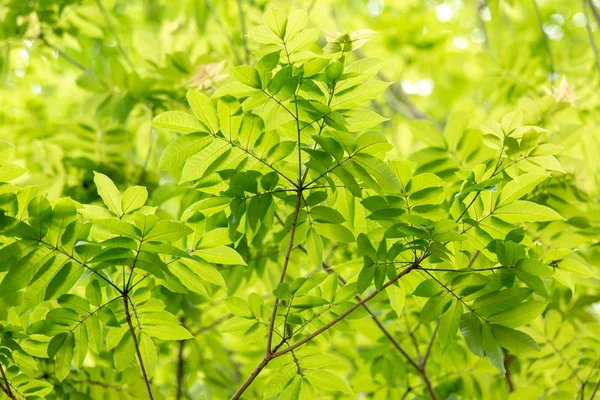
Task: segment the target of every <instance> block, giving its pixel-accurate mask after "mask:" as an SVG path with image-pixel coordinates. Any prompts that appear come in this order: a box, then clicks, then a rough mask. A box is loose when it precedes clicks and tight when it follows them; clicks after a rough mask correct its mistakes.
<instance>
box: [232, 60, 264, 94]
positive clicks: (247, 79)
mask: <svg viewBox="0 0 600 400" xmlns="http://www.w3.org/2000/svg"><path fill="white" fill-rule="evenodd" d="M233 76H234V77H235V79H237V80H238V81H239V82H241V83H243V84H244V85H248V86H250V87H253V88H255V89H260V88H262V83H261V81H260V75H259V74H258V71H257V70H256V68H254V67H251V66H249V65H240V66H237V67H234V68H233Z"/></svg>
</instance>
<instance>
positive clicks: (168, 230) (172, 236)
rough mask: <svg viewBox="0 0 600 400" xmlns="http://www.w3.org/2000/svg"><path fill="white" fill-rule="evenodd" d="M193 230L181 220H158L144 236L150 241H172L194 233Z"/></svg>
mask: <svg viewBox="0 0 600 400" xmlns="http://www.w3.org/2000/svg"><path fill="white" fill-rule="evenodd" d="M192 232H193V230H192V229H191V228H190V227H188V226H186V225H184V224H182V223H179V222H173V221H158V222H157V223H156V225H154V227H153V228H152V229H151V230H150V232H149V233H148V234H147V235H146V236H145V237H144V240H146V241H148V242H165V243H172V242H175V241H177V240H179V239H182V238H184V237H186V236H187V235H189V234H190V233H192Z"/></svg>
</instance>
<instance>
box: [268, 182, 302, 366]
mask: <svg viewBox="0 0 600 400" xmlns="http://www.w3.org/2000/svg"><path fill="white" fill-rule="evenodd" d="M301 204H302V190H301V189H298V195H297V196H296V206H295V208H294V216H293V217H292V228H291V230H290V239H289V242H288V247H287V251H286V253H285V259H284V261H283V268H282V269H281V276H280V277H279V283H282V282H283V280H284V279H285V273H286V272H287V267H288V264H289V263H290V254H291V253H292V249H293V247H294V236H295V234H296V222H297V221H298V214H299V213H300V205H301ZM278 300H279V299H277V298H275V303H274V304H273V310H272V312H271V321H270V323H269V332H268V334H267V356H270V355H271V354H272V353H271V345H272V343H273V329H275V318H276V317H277V304H278Z"/></svg>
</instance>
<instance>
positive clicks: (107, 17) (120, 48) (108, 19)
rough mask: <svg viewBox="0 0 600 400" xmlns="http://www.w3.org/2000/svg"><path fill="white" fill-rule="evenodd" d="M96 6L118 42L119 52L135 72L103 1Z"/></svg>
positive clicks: (98, 1)
mask: <svg viewBox="0 0 600 400" xmlns="http://www.w3.org/2000/svg"><path fill="white" fill-rule="evenodd" d="M96 5H97V6H98V8H99V9H100V12H101V13H102V17H103V18H104V21H105V22H106V26H107V27H108V30H109V31H110V33H111V34H112V35H113V37H114V38H115V41H116V42H117V47H118V48H119V51H120V52H121V55H122V56H123V58H124V59H125V62H127V65H129V67H130V68H131V69H132V70H135V67H134V66H133V63H132V62H131V60H130V59H129V57H128V56H127V53H126V52H125V49H123V46H122V45H121V40H119V36H118V35H117V32H116V31H115V27H114V26H113V24H112V23H111V22H110V17H109V15H108V12H106V9H105V8H104V6H103V5H102V1H101V0H96Z"/></svg>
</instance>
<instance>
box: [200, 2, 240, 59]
mask: <svg viewBox="0 0 600 400" xmlns="http://www.w3.org/2000/svg"><path fill="white" fill-rule="evenodd" d="M204 3H205V4H206V7H208V10H209V11H210V13H211V14H212V16H213V18H214V19H215V22H216V23H217V25H218V26H219V29H220V30H221V32H223V36H225V38H226V39H227V41H228V42H229V45H230V46H231V50H232V51H233V55H234V56H235V59H236V60H237V62H238V63H239V64H241V63H242V58H241V57H240V54H239V53H238V51H237V45H236V44H235V42H234V41H233V39H232V38H231V35H229V32H227V30H226V29H225V26H223V23H222V22H221V19H220V18H219V16H218V15H217V10H215V6H214V5H213V3H212V2H211V1H210V0H204Z"/></svg>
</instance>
